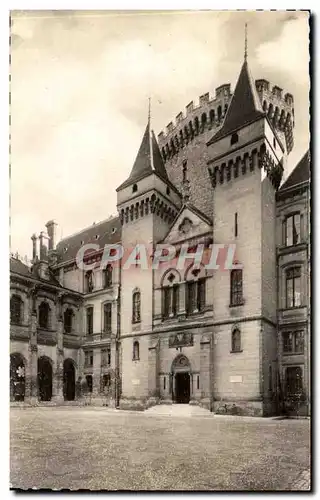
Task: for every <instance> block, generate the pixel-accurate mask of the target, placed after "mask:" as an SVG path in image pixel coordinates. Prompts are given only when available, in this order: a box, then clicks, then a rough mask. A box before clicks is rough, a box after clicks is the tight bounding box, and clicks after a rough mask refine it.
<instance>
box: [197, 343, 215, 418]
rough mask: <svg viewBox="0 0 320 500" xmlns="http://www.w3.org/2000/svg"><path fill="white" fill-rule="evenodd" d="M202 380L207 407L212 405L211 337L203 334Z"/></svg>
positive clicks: (203, 403) (201, 355) (203, 397)
mask: <svg viewBox="0 0 320 500" xmlns="http://www.w3.org/2000/svg"><path fill="white" fill-rule="evenodd" d="M200 382H201V403H202V405H203V406H205V407H206V408H208V409H210V406H211V392H212V387H211V337H210V335H203V337H202V338H201V341H200Z"/></svg>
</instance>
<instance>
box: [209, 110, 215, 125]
mask: <svg viewBox="0 0 320 500" xmlns="http://www.w3.org/2000/svg"><path fill="white" fill-rule="evenodd" d="M209 116H210V124H211V125H213V124H214V121H215V116H214V109H210V114H209Z"/></svg>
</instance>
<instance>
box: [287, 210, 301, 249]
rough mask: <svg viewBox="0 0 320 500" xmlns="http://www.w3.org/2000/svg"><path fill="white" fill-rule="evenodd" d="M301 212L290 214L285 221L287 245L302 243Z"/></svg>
mask: <svg viewBox="0 0 320 500" xmlns="http://www.w3.org/2000/svg"><path fill="white" fill-rule="evenodd" d="M300 221H301V216H300V214H299V213H298V214H294V215H290V216H289V217H287V218H286V221H285V244H286V246H287V247H289V246H292V245H298V244H299V243H301V231H300V229H301V228H300Z"/></svg>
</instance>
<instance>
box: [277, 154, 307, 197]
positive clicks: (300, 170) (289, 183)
mask: <svg viewBox="0 0 320 500" xmlns="http://www.w3.org/2000/svg"><path fill="white" fill-rule="evenodd" d="M309 179H310V153H309V151H307V152H306V153H305V154H304V155H303V157H302V158H301V160H300V161H299V162H298V164H297V165H296V166H295V168H294V169H293V171H292V172H291V174H290V175H289V177H288V179H287V180H286V181H285V182H284V183H283V184H282V186H281V188H280V189H279V192H281V191H284V190H285V189H288V188H292V187H294V186H296V185H298V184H301V183H302V182H305V181H309Z"/></svg>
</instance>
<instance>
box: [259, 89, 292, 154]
mask: <svg viewBox="0 0 320 500" xmlns="http://www.w3.org/2000/svg"><path fill="white" fill-rule="evenodd" d="M255 85H256V89H257V92H258V95H259V98H260V101H261V104H262V109H263V110H264V111H265V112H266V113H267V115H268V118H269V120H270V121H271V123H272V124H273V126H274V127H275V128H276V129H277V130H278V131H279V132H283V133H284V136H285V140H286V147H287V151H288V153H290V151H291V150H292V148H293V128H294V100H293V95H292V94H290V93H289V92H287V93H285V94H284V95H283V89H282V88H281V87H279V86H278V85H273V86H272V85H271V84H270V82H269V81H268V80H264V79H260V80H256V81H255Z"/></svg>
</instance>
